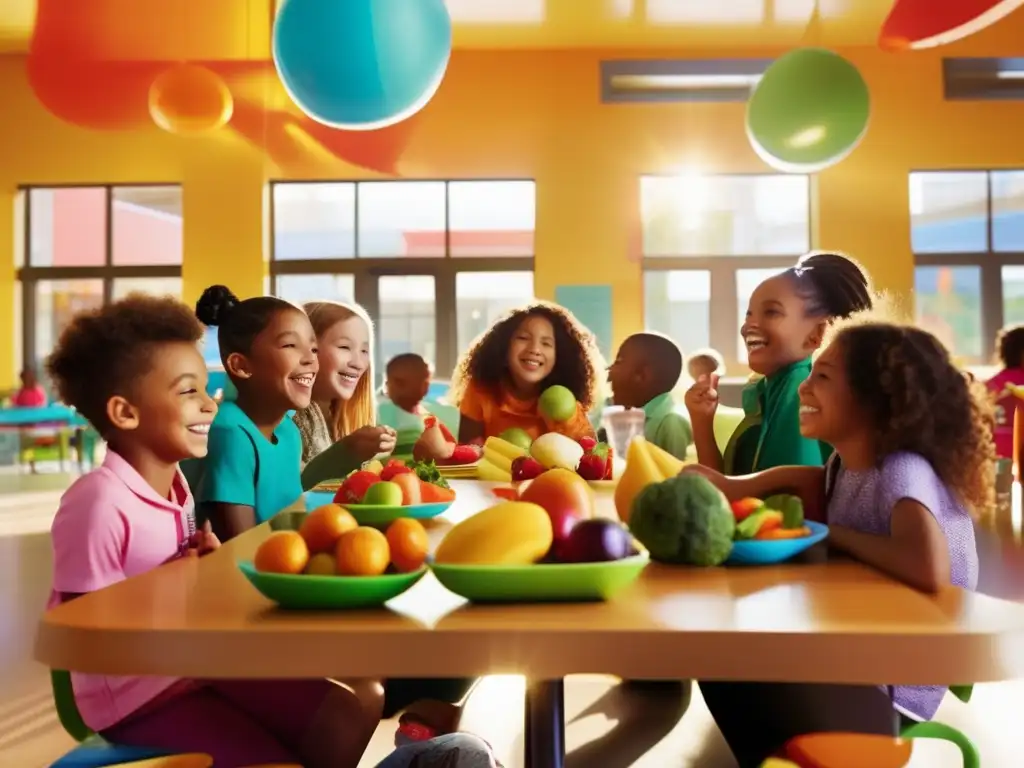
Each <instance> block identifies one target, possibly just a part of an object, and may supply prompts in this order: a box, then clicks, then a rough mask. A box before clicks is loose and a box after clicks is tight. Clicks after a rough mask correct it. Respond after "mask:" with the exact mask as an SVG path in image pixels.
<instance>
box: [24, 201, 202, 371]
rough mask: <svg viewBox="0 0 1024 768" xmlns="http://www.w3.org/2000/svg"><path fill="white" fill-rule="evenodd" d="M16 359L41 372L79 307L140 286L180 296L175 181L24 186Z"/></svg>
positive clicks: (143, 289) (179, 229) (179, 219)
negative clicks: (24, 234)
mask: <svg viewBox="0 0 1024 768" xmlns="http://www.w3.org/2000/svg"><path fill="white" fill-rule="evenodd" d="M25 200H26V206H25V215H26V219H27V221H26V232H27V233H28V237H27V238H26V242H25V260H24V262H25V263H24V265H23V266H22V267H21V268H20V269H19V271H18V278H19V280H20V281H21V287H22V302H21V312H22V324H21V328H22V337H23V338H22V359H23V360H24V361H25V363H26V364H29V365H34V366H35V367H36V368H37V369H38V370H40V371H41V370H42V368H43V362H44V360H45V359H46V356H47V355H49V353H50V351H51V350H52V349H53V346H54V344H55V343H56V341H57V339H58V337H59V336H60V333H61V331H63V330H64V328H65V327H66V326H67V324H68V322H69V321H70V320H71V318H72V317H73V316H74V315H75V314H76V313H78V312H81V311H83V310H87V309H93V308H96V307H99V306H102V305H103V303H104V302H106V301H110V300H114V299H119V298H122V297H124V296H126V295H128V294H129V293H132V292H136V291H141V292H144V293H152V294H156V295H171V296H180V295H181V261H182V214H181V187H179V186H173V185H144V186H90V187H31V188H28V189H27V190H25Z"/></svg>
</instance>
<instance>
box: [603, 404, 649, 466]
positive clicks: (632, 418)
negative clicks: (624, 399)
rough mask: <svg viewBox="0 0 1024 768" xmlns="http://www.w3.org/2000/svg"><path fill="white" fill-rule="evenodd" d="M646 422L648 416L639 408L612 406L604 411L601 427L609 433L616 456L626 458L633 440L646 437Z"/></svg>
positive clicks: (609, 440) (610, 442)
mask: <svg viewBox="0 0 1024 768" xmlns="http://www.w3.org/2000/svg"><path fill="white" fill-rule="evenodd" d="M646 421H647V415H646V414H645V413H644V412H643V411H642V410H641V409H639V408H623V407H622V406H621V405H611V406H608V407H607V408H605V409H604V411H603V412H602V413H601V426H603V427H604V429H605V432H607V433H608V442H609V444H610V445H611V447H612V452H613V453H614V454H615V455H616V456H619V457H621V458H625V457H626V452H627V450H628V449H629V444H630V443H631V442H633V439H634V438H636V437H643V436H644V425H645V423H646Z"/></svg>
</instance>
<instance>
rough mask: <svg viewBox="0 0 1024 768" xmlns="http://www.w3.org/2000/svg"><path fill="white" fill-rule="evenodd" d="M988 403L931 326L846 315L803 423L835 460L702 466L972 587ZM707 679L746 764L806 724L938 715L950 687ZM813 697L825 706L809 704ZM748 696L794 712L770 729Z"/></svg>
mask: <svg viewBox="0 0 1024 768" xmlns="http://www.w3.org/2000/svg"><path fill="white" fill-rule="evenodd" d="M991 410H992V409H991V405H990V403H989V402H988V399H987V397H986V393H985V390H984V387H983V386H982V385H980V384H976V383H974V382H971V381H969V380H968V378H967V377H966V376H965V375H964V374H963V373H962V372H961V371H959V370H958V369H957V368H956V366H955V365H954V364H953V362H952V361H951V359H950V357H949V353H948V352H947V351H946V349H945V348H944V347H943V346H942V344H941V343H940V342H939V341H938V340H937V339H936V338H935V337H934V336H932V335H931V334H930V333H927V332H926V331H922V330H920V329H917V328H912V327H902V326H897V325H892V324H888V323H867V322H861V323H855V324H850V325H849V326H848V327H846V328H844V329H843V330H841V331H840V332H839V333H838V334H837V335H836V337H835V339H834V341H832V343H831V344H829V345H828V347H827V348H826V349H825V350H824V351H823V352H822V353H821V355H820V356H819V357H818V359H817V360H816V361H815V363H814V368H813V370H812V373H811V376H810V378H809V379H807V381H805V382H804V383H803V385H801V387H800V432H801V433H802V434H803V435H804V436H806V437H808V438H811V439H815V440H821V441H824V442H827V443H829V444H831V445H833V446H835V451H836V452H835V455H834V456H833V458H832V459H831V460H830V461H829V464H828V466H827V467H826V468H824V469H823V468H821V467H777V468H774V469H769V470H766V471H764V472H761V473H759V474H756V475H751V476H748V477H743V478H726V477H724V476H722V475H720V474H718V473H715V472H712V471H710V470H707V469H703V468H702V470H701V471H702V473H703V474H705V475H706V476H710V477H711V478H712V480H713V481H714V482H715V483H716V484H717V485H718V486H719V487H720V488H721V489H722V491H723V492H724V493H725V494H726V495H727V496H728V497H729V498H730V499H733V500H735V499H738V498H744V497H748V496H754V497H760V498H764V497H765V496H767V495H769V494H771V493H774V492H778V491H780V490H790V491H791V492H795V493H798V494H799V495H800V496H801V497H802V498H803V500H804V503H805V506H806V509H807V512H808V516H809V517H813V518H815V519H818V520H820V521H823V522H827V523H828V524H829V526H830V527H829V542H830V544H831V545H832V546H834V547H835V548H837V549H839V550H843V551H845V552H846V553H848V554H849V555H851V556H852V557H854V558H856V559H858V560H861V561H863V562H864V563H866V564H868V565H870V566H873V567H875V568H877V569H879V570H880V571H882V572H884V573H886V574H888V575H889V576H891V577H892V578H894V579H897V580H899V581H902V582H904V583H906V584H908V585H910V586H912V587H914V588H916V589H919V590H922V591H925V592H937V591H938V590H940V589H942V588H944V587H946V586H948V585H951V584H952V585H955V586H957V587H961V588H964V589H974V588H975V586H976V584H977V579H978V554H977V551H976V549H975V540H974V528H973V523H972V520H971V517H972V515H975V516H977V515H980V514H982V513H983V512H985V511H986V510H987V509H988V508H989V507H990V506H991V504H992V500H993V494H994V478H995V475H994V461H995V454H994V449H993V446H992V442H991V438H990V436H989V435H990V431H989V430H990V428H991V422H992V414H991ZM688 471H692V470H688ZM951 682H956V681H951ZM701 688H702V690H703V691H704V694H705V700H706V701H707V703H708V707H709V709H711V711H712V714H714V716H715V719H716V720H717V721H718V722H719V726H720V727H721V728H722V732H723V734H724V735H725V737H726V739H727V740H728V741H729V744H730V746H731V747H732V748H733V751H734V753H736V756H737V758H738V759H739V762H740V764H741V765H743V766H745V765H756V764H757V758H758V757H760V758H761V759H763V758H764V757H767V755H768V754H769V753H770V752H771V751H772V750H773V749H774V748H776V747H778V746H780V745H781V744H782V743H784V742H785V741H786V740H787V739H788V738H789V737H791V736H795V735H797V734H800V733H814V732H818V731H860V730H867V731H872V732H885V733H889V734H891V733H892V727H893V724H894V723H893V721H894V717H893V708H895V710H896V712H898V713H899V715H900V716H901V717H902V718H903V719H904V720H906V719H909V720H915V721H921V720H930V719H931V718H932V717H933V716H934V715H935V711H936V709H938V706H939V703H940V702H941V701H942V697H943V695H944V692H945V688H944V687H941V686H894V687H888V688H873V687H864V686H807V685H803V686H800V685H783V686H775V685H771V686H769V685H759V684H746V683H742V684H735V685H734V684H719V683H715V684H707V685H706V684H703V683H702V684H701ZM755 689H756V690H755ZM826 692H828V693H827V695H826ZM812 700H813V701H814V702H815V704H814V707H816V709H817V711H812V710H810V709H809V707H810V706H811V702H812ZM854 700H856V701H858V702H859V704H858V707H857V709H856V710H855V709H854V708H853V707H852V706H851V705H850V702H852V701H854ZM750 701H758V707H757V708H756V710H757V712H762V713H763V712H776V713H779V712H785V713H787V717H786V718H785V722H783V721H782V720H777V721H776V722H775V724H774V726H770V725H769V724H768V723H767V719H765V720H762V719H760V717H759V716H758V715H757V714H756V712H755V710H754V709H752V708H750V705H749V704H750ZM850 718H852V719H850Z"/></svg>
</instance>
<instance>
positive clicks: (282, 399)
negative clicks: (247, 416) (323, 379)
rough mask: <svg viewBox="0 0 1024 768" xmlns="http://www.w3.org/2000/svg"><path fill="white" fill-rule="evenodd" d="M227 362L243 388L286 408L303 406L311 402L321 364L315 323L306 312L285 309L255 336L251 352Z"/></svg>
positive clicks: (266, 402) (234, 377) (229, 370)
mask: <svg viewBox="0 0 1024 768" xmlns="http://www.w3.org/2000/svg"><path fill="white" fill-rule="evenodd" d="M225 362H226V365H227V368H228V372H229V373H230V374H231V376H232V378H233V379H235V380H236V381H237V382H238V383H237V385H236V386H237V387H238V389H239V391H240V392H241V390H242V389H243V388H244V389H245V390H247V391H251V392H254V393H256V394H257V396H258V397H259V398H260V400H261V401H263V402H264V403H265V404H266V405H270V406H273V407H277V408H280V409H281V410H283V411H289V410H301V409H303V408H305V407H307V406H308V405H309V402H310V399H311V397H312V393H313V383H314V382H315V381H316V374H317V370H318V367H319V366H318V364H317V343H316V336H315V334H314V333H313V326H312V325H310V324H309V318H307V317H306V314H305V312H302V311H301V310H299V309H282V310H280V311H278V312H275V313H274V314H273V316H272V317H271V319H270V322H269V323H267V327H266V328H264V329H263V330H262V331H260V333H259V334H258V335H257V336H256V338H255V339H254V340H253V342H252V349H251V350H250V351H249V354H248V355H242V354H238V353H234V354H232V355H230V356H228V359H227V360H226V361H225Z"/></svg>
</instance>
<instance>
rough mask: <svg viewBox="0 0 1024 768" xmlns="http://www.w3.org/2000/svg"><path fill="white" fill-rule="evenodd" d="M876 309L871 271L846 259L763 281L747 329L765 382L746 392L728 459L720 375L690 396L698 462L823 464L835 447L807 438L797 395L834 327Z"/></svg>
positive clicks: (821, 261)
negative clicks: (721, 429)
mask: <svg viewBox="0 0 1024 768" xmlns="http://www.w3.org/2000/svg"><path fill="white" fill-rule="evenodd" d="M871 305H872V301H871V288H870V285H869V283H868V279H867V276H866V275H865V273H864V271H863V270H862V269H861V268H860V266H859V265H858V264H857V263H856V262H855V261H853V260H852V259H849V258H847V257H845V256H843V255H841V254H838V253H811V254H808V255H806V256H803V257H801V259H800V260H799V261H798V262H797V263H796V265H795V266H793V267H790V268H789V269H787V270H786V271H785V272H782V273H781V274H778V275H775V276H774V277H770V278H768V279H767V280H765V281H764V282H762V283H761V284H760V285H759V286H758V287H757V288H756V289H755V291H754V293H753V295H752V296H751V297H750V305H749V306H748V308H747V315H746V320H745V321H744V323H743V327H742V328H741V329H740V334H741V335H742V336H743V341H744V343H745V344H746V346H747V359H748V363H749V365H750V368H751V370H753V371H754V372H755V373H756V374H759V377H758V379H757V380H756V381H753V382H751V383H750V384H748V385H747V387H746V388H745V389H744V390H743V411H744V414H745V416H744V419H743V421H742V422H741V423H740V425H739V427H737V428H736V431H735V432H734V433H733V435H732V438H731V439H730V440H729V444H728V446H727V447H726V449H725V454H724V456H723V454H722V453H721V452H720V451H719V449H718V445H717V443H716V442H715V434H714V418H715V411H716V410H717V409H718V377H717V376H714V375H712V376H710V377H707V376H701V377H700V379H699V380H698V381H697V382H696V383H695V384H694V385H693V386H692V387H691V388H690V390H689V391H688V392H687V393H686V407H687V410H688V411H689V413H690V422H691V424H692V426H693V437H694V444H695V446H696V448H697V459H698V461H699V462H700V463H701V464H703V465H704V466H707V467H710V468H711V469H715V470H718V471H719V472H724V473H725V474H727V475H745V474H750V473H752V472H756V471H760V470H763V469H768V468H770V467H778V466H789V465H801V466H821V465H823V464H824V463H825V461H826V459H827V458H828V457H829V455H830V454H831V453H832V448H831V447H830V446H828V445H826V444H825V443H821V442H819V441H817V440H811V439H808V438H805V437H802V436H801V435H800V421H799V415H800V399H799V396H798V394H797V390H798V389H799V387H800V384H801V383H802V382H803V381H804V379H806V378H807V376H808V374H809V373H810V370H811V355H812V354H813V353H814V352H815V350H817V348H818V347H819V346H820V345H821V341H822V338H823V337H824V335H825V331H826V329H827V328H828V325H829V323H831V322H832V321H833V320H835V319H836V318H844V317H849V316H850V315H852V314H854V313H855V312H859V311H861V310H865V309H870V308H871Z"/></svg>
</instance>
